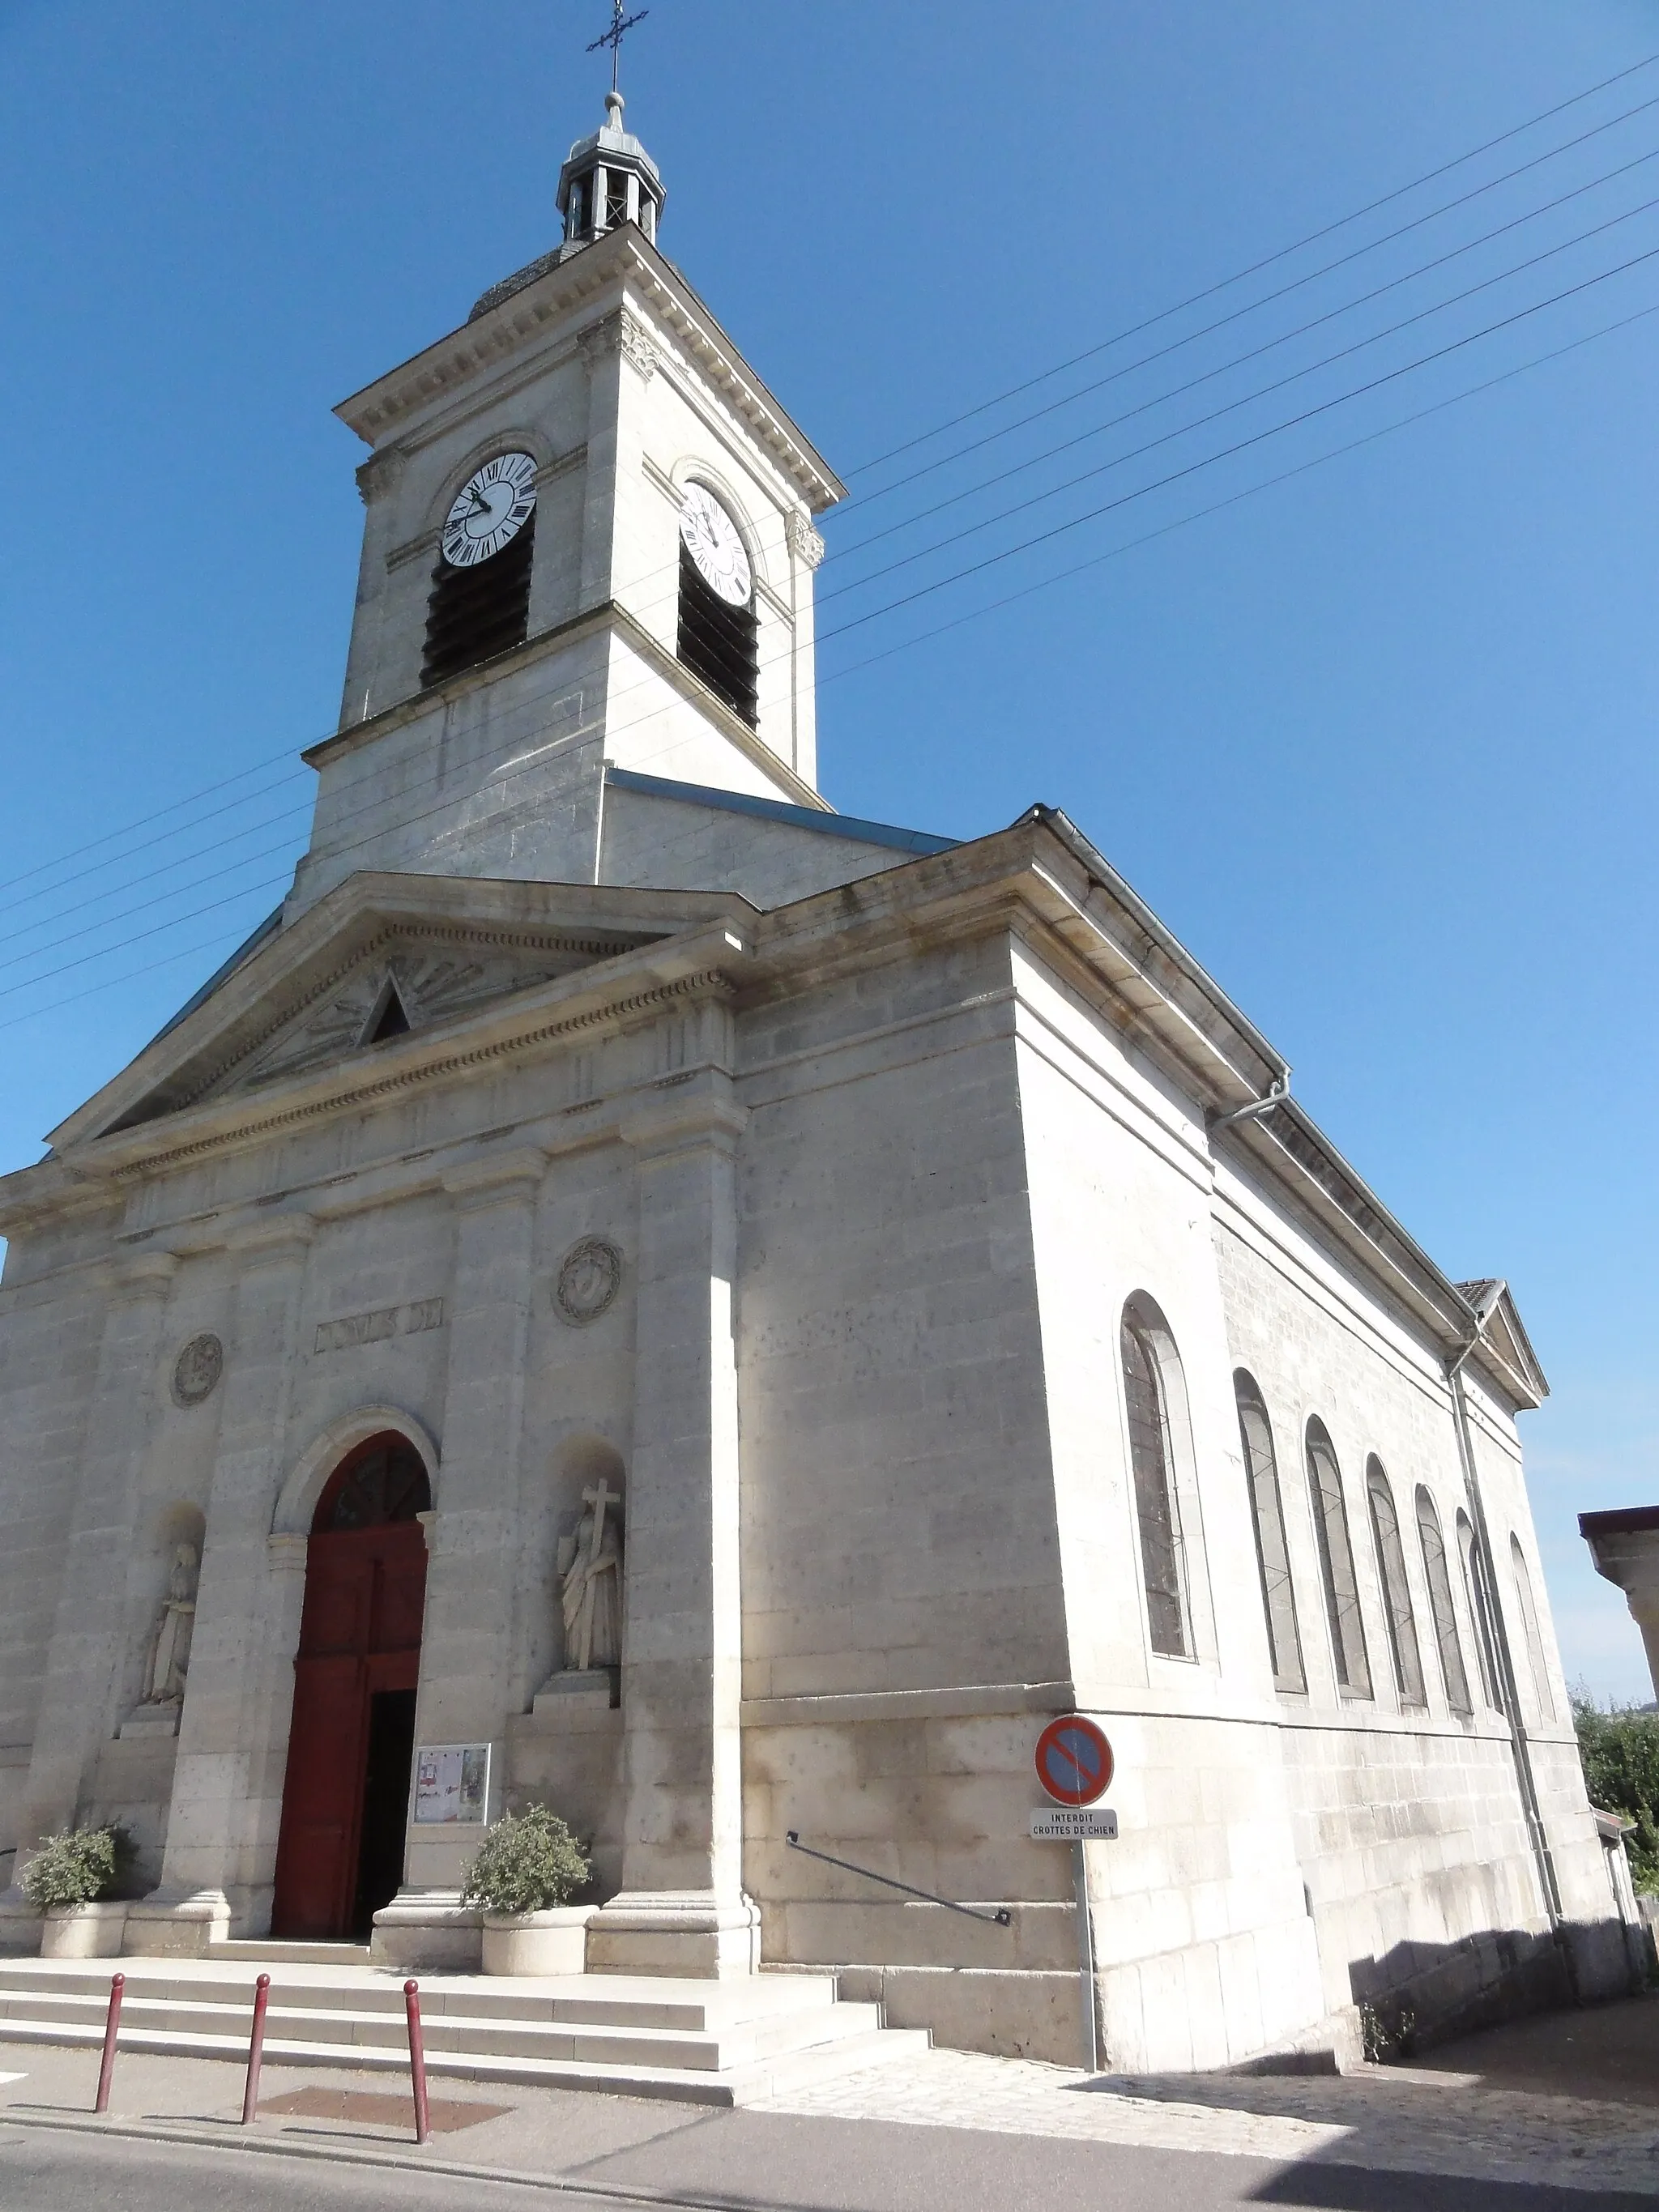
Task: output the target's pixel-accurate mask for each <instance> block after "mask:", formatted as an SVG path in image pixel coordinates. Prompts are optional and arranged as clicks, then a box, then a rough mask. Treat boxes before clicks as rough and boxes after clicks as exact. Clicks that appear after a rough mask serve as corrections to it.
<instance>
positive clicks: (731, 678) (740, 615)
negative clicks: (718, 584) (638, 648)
mask: <svg viewBox="0 0 1659 2212" xmlns="http://www.w3.org/2000/svg"><path fill="white" fill-rule="evenodd" d="M678 653H679V658H680V660H681V662H682V663H683V665H684V666H685V667H687V668H689V669H690V671H691V673H692V674H693V675H694V676H700V677H701V678H702V680H703V682H704V683H705V684H707V685H708V688H709V690H711V691H712V692H713V693H714V696H715V697H716V698H719V699H724V700H725V702H726V705H727V706H728V707H730V708H731V709H732V712H733V713H734V714H737V715H738V716H740V717H741V719H742V720H744V721H745V722H747V723H748V725H749V726H750V729H751V730H752V729H754V728H755V727H756V726H757V724H758V722H759V720H760V623H759V620H758V618H757V615H756V612H755V606H754V601H753V599H752V597H751V599H750V603H749V605H747V606H744V607H732V606H728V605H726V601H725V600H724V599H721V598H720V594H719V593H718V592H715V591H714V590H713V589H712V588H711V587H710V586H709V585H708V583H707V582H706V581H705V580H704V579H703V577H702V575H701V574H699V573H698V569H697V564H696V562H695V561H694V560H693V559H692V558H691V556H690V553H688V552H687V551H686V550H685V545H684V541H682V542H681V545H680V621H679V639H678Z"/></svg>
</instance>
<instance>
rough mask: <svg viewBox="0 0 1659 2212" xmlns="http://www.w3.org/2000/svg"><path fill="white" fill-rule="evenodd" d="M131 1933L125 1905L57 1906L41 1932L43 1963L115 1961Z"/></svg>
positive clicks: (49, 1913)
mask: <svg viewBox="0 0 1659 2212" xmlns="http://www.w3.org/2000/svg"><path fill="white" fill-rule="evenodd" d="M126 1929H127V1908H126V1906H125V1905H52V1906H51V1907H50V1908H49V1909H48V1911H47V1913H46V1924H45V1926H44V1927H43V1928H42V1929H41V1931H40V1956H41V1957H42V1958H43V1959H113V1958H117V1957H118V1956H119V1954H120V1950H121V1943H122V1939H123V1938H124V1937H125V1934H126Z"/></svg>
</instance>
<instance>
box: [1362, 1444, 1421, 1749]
mask: <svg viewBox="0 0 1659 2212" xmlns="http://www.w3.org/2000/svg"><path fill="white" fill-rule="evenodd" d="M1365 1493H1366V1498H1367V1500H1368V1503H1369V1504H1370V1516H1371V1534H1372V1537H1373V1538H1374V1539H1375V1541H1376V1566H1377V1572H1378V1574H1379V1576H1380V1577H1381V1578H1382V1583H1383V1619H1384V1620H1385V1621H1386V1623H1387V1625H1388V1631H1389V1656H1390V1658H1391V1659H1392V1660H1393V1661H1394V1680H1395V1688H1396V1689H1397V1690H1398V1691H1399V1692H1400V1695H1401V1701H1402V1703H1404V1704H1406V1705H1423V1704H1424V1703H1425V1702H1426V1701H1425V1698H1424V1695H1423V1658H1422V1654H1421V1652H1420V1651H1419V1649H1418V1644H1417V1623H1416V1622H1415V1621H1414V1620H1413V1618H1412V1595H1411V1586H1410V1584H1409V1583H1407V1579H1406V1550H1405V1547H1404V1545H1403V1544H1402V1543H1401V1541H1400V1516H1399V1515H1398V1514H1397V1513H1396V1512H1395V1510H1394V1492H1392V1491H1391V1490H1390V1489H1389V1478H1388V1476H1387V1475H1386V1474H1384V1473H1383V1464H1382V1462H1381V1461H1380V1460H1376V1459H1373V1460H1372V1461H1371V1462H1370V1465H1369V1466H1368V1467H1367V1468H1366V1469H1365Z"/></svg>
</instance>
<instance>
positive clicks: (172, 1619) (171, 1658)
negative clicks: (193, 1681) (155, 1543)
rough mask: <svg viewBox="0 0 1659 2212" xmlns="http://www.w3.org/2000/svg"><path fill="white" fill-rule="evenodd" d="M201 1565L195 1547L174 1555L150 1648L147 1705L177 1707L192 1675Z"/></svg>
mask: <svg viewBox="0 0 1659 2212" xmlns="http://www.w3.org/2000/svg"><path fill="white" fill-rule="evenodd" d="M200 1565H201V1560H200V1559H199V1557H198V1555H197V1550H196V1547H195V1545H194V1544H180V1545H179V1548H178V1549H177V1551H175V1552H174V1553H173V1572H172V1574H171V1575H170V1576H169V1577H167V1598H166V1600H165V1601H164V1602H163V1604H162V1607H161V1620H159V1621H158V1622H157V1624H156V1629H155V1642H154V1643H153V1644H152V1645H151V1646H150V1654H149V1672H148V1674H146V1676H145V1678H144V1703H145V1704H146V1705H178V1704H179V1703H180V1702H181V1700H182V1699H183V1698H184V1694H185V1675H186V1674H188V1673H189V1672H190V1639H191V1633H192V1632H193V1631H194V1629H195V1626H196V1577H197V1571H198V1569H199V1568H200Z"/></svg>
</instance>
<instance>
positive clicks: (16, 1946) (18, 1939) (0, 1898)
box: [0, 1884, 45, 1957]
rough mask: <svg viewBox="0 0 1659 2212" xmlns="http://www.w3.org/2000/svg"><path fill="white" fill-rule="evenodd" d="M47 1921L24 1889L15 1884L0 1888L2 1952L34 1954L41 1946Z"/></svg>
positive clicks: (0, 1945) (0, 1947)
mask: <svg viewBox="0 0 1659 2212" xmlns="http://www.w3.org/2000/svg"><path fill="white" fill-rule="evenodd" d="M44 1924H45V1923H43V1921H42V1920H41V1917H40V1914H39V1913H38V1912H37V1911H35V1909H34V1907H33V1905H31V1904H30V1903H29V1901H28V1899H27V1897H25V1896H24V1894H23V1893H22V1891H21V1889H19V1888H18V1887H16V1886H15V1884H14V1885H13V1887H11V1888H10V1889H3V1890H0V1953H21V1954H23V1955H25V1956H26V1957H27V1956H32V1955H33V1954H34V1953H36V1952H38V1951H39V1950H40V1931H41V1929H42V1927H43V1925H44Z"/></svg>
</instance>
